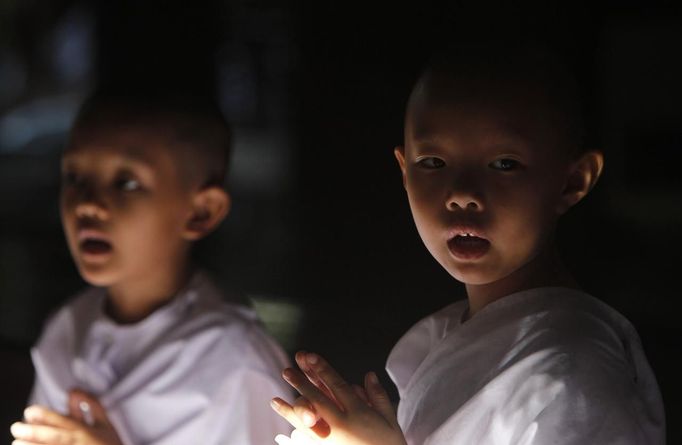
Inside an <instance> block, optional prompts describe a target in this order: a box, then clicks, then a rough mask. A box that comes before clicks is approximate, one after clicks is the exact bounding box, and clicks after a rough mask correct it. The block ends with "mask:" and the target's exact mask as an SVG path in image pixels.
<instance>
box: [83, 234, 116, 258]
mask: <svg viewBox="0 0 682 445" xmlns="http://www.w3.org/2000/svg"><path fill="white" fill-rule="evenodd" d="M80 248H81V251H83V253H87V254H88V255H102V254H105V253H109V252H111V243H110V242H108V241H105V240H102V239H94V238H89V239H84V240H83V241H81V243H80Z"/></svg>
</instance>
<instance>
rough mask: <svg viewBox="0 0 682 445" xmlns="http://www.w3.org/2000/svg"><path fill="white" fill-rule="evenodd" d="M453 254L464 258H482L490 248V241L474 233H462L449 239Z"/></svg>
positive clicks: (449, 246)
mask: <svg viewBox="0 0 682 445" xmlns="http://www.w3.org/2000/svg"><path fill="white" fill-rule="evenodd" d="M448 248H449V249H450V252H451V253H452V255H454V256H455V257H456V258H459V259H463V260H473V259H476V258H480V257H482V256H483V255H485V254H486V253H487V252H488V249H490V241H488V240H487V239H485V238H481V237H479V236H476V235H474V234H472V233H461V234H458V235H455V236H454V237H452V238H450V240H448Z"/></svg>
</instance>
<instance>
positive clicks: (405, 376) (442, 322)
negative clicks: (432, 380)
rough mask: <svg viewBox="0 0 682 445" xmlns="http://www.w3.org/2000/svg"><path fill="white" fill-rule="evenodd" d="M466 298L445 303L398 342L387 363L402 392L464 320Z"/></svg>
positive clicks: (390, 373) (387, 369)
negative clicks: (440, 344)
mask: <svg viewBox="0 0 682 445" xmlns="http://www.w3.org/2000/svg"><path fill="white" fill-rule="evenodd" d="M466 308H467V302H466V300H462V301H458V302H456V303H453V304H450V305H448V306H445V307H444V308H442V309H440V310H438V311H436V312H434V313H433V314H430V315H428V316H426V317H424V318H422V319H421V320H419V321H418V322H417V323H415V324H414V325H413V326H412V327H411V328H410V329H409V330H408V331H407V332H406V333H405V334H404V335H403V336H402V337H401V338H400V340H398V342H397V343H396V344H395V346H394V347H393V349H392V350H391V352H390V354H389V356H388V360H387V362H386V371H387V372H388V374H389V375H390V376H391V379H392V380H393V382H394V383H395V384H396V386H397V387H398V390H399V391H402V389H403V388H405V387H406V386H407V384H408V382H409V381H410V380H411V378H412V376H413V375H414V373H415V371H416V370H417V369H418V368H419V366H420V364H421V363H422V362H423V361H424V359H425V358H426V357H427V356H428V355H429V353H430V352H431V350H432V349H433V347H434V346H435V345H436V344H438V343H439V342H440V341H441V340H443V338H445V336H446V334H447V332H448V331H450V330H452V329H454V328H456V326H457V325H459V324H460V323H461V319H462V315H463V313H464V311H465V310H466Z"/></svg>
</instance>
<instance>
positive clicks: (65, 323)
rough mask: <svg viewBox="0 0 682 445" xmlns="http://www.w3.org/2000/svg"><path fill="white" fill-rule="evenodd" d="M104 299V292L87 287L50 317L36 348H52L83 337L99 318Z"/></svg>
mask: <svg viewBox="0 0 682 445" xmlns="http://www.w3.org/2000/svg"><path fill="white" fill-rule="evenodd" d="M103 298H104V290H103V289H101V288H96V287H87V288H85V289H83V290H82V291H80V292H79V293H77V294H75V295H73V296H72V297H70V298H69V299H68V300H67V301H66V303H64V304H63V305H62V306H60V307H59V308H58V309H57V310H55V311H54V312H53V313H51V314H50V315H49V316H48V318H47V320H46V321H45V323H44V325H43V331H42V334H41V336H40V338H39V339H38V342H37V344H36V347H38V346H40V345H43V346H47V347H50V346H52V345H55V343H63V342H66V341H69V340H70V341H73V340H74V339H75V338H77V337H81V336H82V335H83V333H84V331H85V330H86V328H87V325H88V324H89V323H91V322H92V320H93V319H95V318H96V317H97V314H98V312H99V308H100V307H101V304H102V301H103Z"/></svg>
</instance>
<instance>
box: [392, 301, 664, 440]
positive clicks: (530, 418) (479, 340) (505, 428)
mask: <svg viewBox="0 0 682 445" xmlns="http://www.w3.org/2000/svg"><path fill="white" fill-rule="evenodd" d="M467 307H468V305H467V302H466V301H460V302H457V303H454V304H452V305H450V306H447V307H445V308H444V309H442V310H440V311H439V312H436V313H435V314H433V315H431V316H429V317H427V318H425V319H423V320H421V321H420V322H419V323H417V324H416V325H415V326H414V327H412V328H411V329H410V330H409V331H408V332H407V333H406V334H405V335H404V336H403V337H402V338H401V339H400V341H399V342H398V343H397V344H396V346H395V347H394V348H393V350H392V351H391V354H390V356H389V358H388V362H387V371H388V373H389V375H390V376H391V378H392V379H393V380H394V382H395V383H396V385H397V387H398V391H399V394H400V404H399V405H398V421H399V423H400V425H401V427H402V428H403V431H404V432H405V436H406V438H407V442H408V444H410V445H421V444H425V445H445V444H448V445H450V444H452V445H455V444H457V445H459V444H466V445H476V444H495V445H502V444H524V445H530V444H533V445H536V444H537V445H545V444H557V445H568V444H575V445H587V444H589V445H601V444H642V445H658V444H664V443H665V418H664V413H663V405H662V402H661V396H660V392H659V389H658V386H657V383H656V379H655V377H654V375H653V373H652V371H651V368H650V367H649V364H648V362H647V360H646V357H645V356H644V353H643V351H642V346H641V344H640V340H639V337H638V336H637V333H636V331H635V329H634V328H633V326H632V325H631V324H630V323H629V322H628V321H627V320H626V319H625V318H624V317H623V316H621V315H620V314H618V313H617V312H616V311H615V310H613V309H611V308H610V307H608V306H607V305H605V304H604V303H601V302H599V301H598V300H596V299H594V298H593V297H591V296H589V295H587V294H584V293H582V292H579V291H576V290H570V289H565V288H540V289H533V290H528V291H524V292H519V293H516V294H512V295H509V296H507V297H504V298H502V299H500V300H497V301H495V302H493V303H491V304H489V305H488V306H486V307H485V308H483V309H482V310H481V311H480V312H479V313H477V314H476V315H475V316H473V317H472V318H471V319H469V320H467V321H466V322H464V323H462V321H461V320H462V316H463V314H464V313H465V311H466V309H467Z"/></svg>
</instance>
